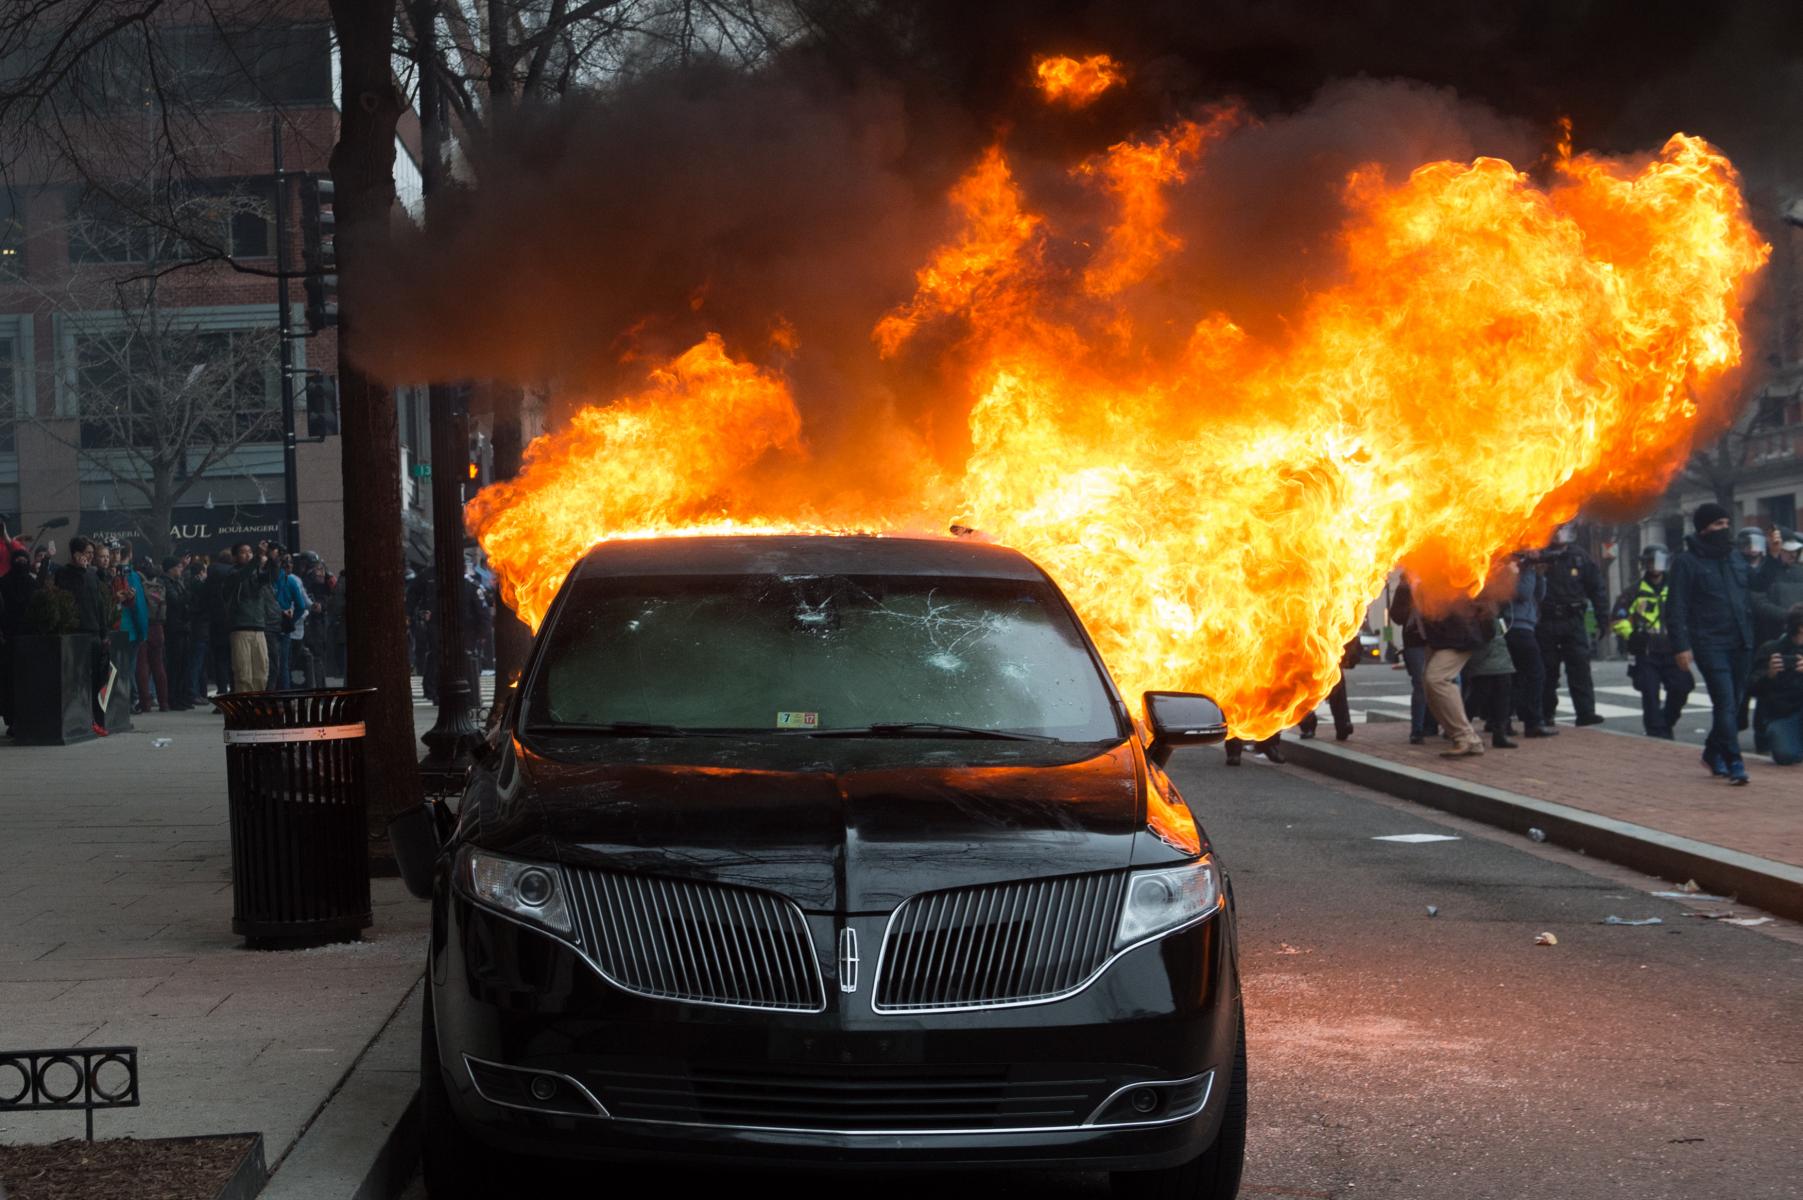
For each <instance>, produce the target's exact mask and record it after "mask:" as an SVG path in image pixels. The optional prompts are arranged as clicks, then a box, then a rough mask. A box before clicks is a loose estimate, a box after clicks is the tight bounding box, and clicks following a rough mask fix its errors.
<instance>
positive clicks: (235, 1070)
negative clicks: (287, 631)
mask: <svg viewBox="0 0 1803 1200" xmlns="http://www.w3.org/2000/svg"><path fill="white" fill-rule="evenodd" d="M421 714H422V716H424V717H427V718H429V717H430V713H429V712H428V711H425V710H421ZM134 722H135V729H134V730H133V731H132V732H130V733H125V734H120V735H116V736H114V737H110V738H106V739H104V740H100V741H94V742H86V743H82V744H80V745H75V746H44V747H37V746H15V745H13V744H12V743H10V742H7V741H5V740H4V739H0V846H4V847H6V850H7V862H6V867H5V870H4V871H0V912H4V914H5V920H4V922H3V923H0V1050H14V1049H16V1050H34V1049H45V1048H51V1047H62V1046H76V1045H84V1044H85V1045H102V1044H123V1045H135V1046H137V1047H138V1050H139V1073H140V1081H141V1082H140V1094H141V1097H142V1106H141V1107H139V1108H130V1109H118V1110H113V1111H102V1112H99V1113H97V1114H96V1115H95V1119H94V1131H95V1136H96V1137H115V1136H119V1135H124V1134H132V1135H136V1136H140V1137H164V1136H174V1135H182V1134H208V1133H227V1132H261V1133H262V1134H263V1137H264V1153H265V1155H266V1157H267V1160H268V1162H269V1163H270V1165H271V1166H272V1167H275V1166H276V1165H277V1164H279V1163H280V1161H281V1159H282V1158H283V1157H284V1156H285V1155H286V1154H287V1153H288V1151H289V1150H290V1148H291V1147H292V1146H293V1145H294V1143H295V1140H296V1139H297V1137H299V1135H300V1134H301V1132H302V1131H303V1130H304V1129H305V1128H306V1127H307V1125H308V1124H309V1122H311V1121H312V1120H313V1119H314V1117H315V1115H316V1114H317V1113H319V1111H320V1110H321V1109H322V1107H323V1106H324V1105H325V1103H326V1101H327V1100H328V1099H329V1098H330V1097H332V1095H333V1093H334V1092H335V1091H336V1090H337V1089H338V1088H339V1087H340V1085H341V1083H342V1082H343V1081H344V1080H345V1079H346V1077H347V1075H348V1074H349V1073H350V1071H351V1068H352V1066H353V1065H354V1064H355V1063H356V1062H357V1060H358V1058H359V1056H361V1055H362V1054H363V1052H364V1051H365V1049H366V1048H367V1047H369V1045H370V1043H371V1042H372V1041H373V1040H374V1039H375V1037H376V1035H377V1033H378V1032H379V1031H380V1030H381V1029H382V1028H383V1026H384V1025H385V1024H386V1023H387V1022H388V1021H389V1019H390V1017H391V1016H392V1015H394V1013H395V1011H396V1009H397V1007H398V1006H399V1005H400V1004H401V1003H402V1001H403V1000H404V999H405V998H406V997H407V995H408V993H409V992H410V990H411V989H412V988H413V986H414V984H415V983H416V982H417V981H418V979H419V978H420V974H421V971H422V968H423V965H424V959H425V955H424V951H425V939H426V928H427V925H428V923H429V914H428V910H427V906H426V905H425V904H423V903H421V902H419V901H417V900H414V899H413V898H412V897H410V896H408V895H407V894H406V892H405V890H404V889H403V888H402V886H401V883H400V881H399V880H395V879H377V880H374V881H373V883H372V898H373V901H374V906H375V925H374V927H373V928H372V929H370V930H367V931H366V932H365V935H364V937H365V940H364V941H363V942H360V943H350V944H346V945H338V946H327V947H322V948H319V949H313V950H300V951H278V952H267V951H264V952H259V951H251V950H246V949H243V948H242V941H241V939H239V938H238V937H237V936H235V935H234V934H233V933H232V931H231V918H232V891H231V851H230V841H229V836H230V835H229V831H228V829H229V827H228V824H227V818H226V800H225V754H224V747H223V745H222V742H221V729H222V725H223V722H222V719H221V718H220V717H219V716H217V715H215V714H214V713H212V712H211V710H210V709H209V710H196V711H193V712H186V713H164V714H151V715H148V716H141V717H137V718H135V719H134ZM163 737H167V738H169V739H171V743H170V744H169V745H168V746H167V747H165V748H161V749H158V748H154V747H153V746H152V740H153V739H155V738H163ZM81 1134H82V1118H81V1114H80V1113H79V1112H75V1113H13V1114H5V1115H0V1141H6V1142H27V1141H49V1140H53V1139H57V1138H65V1137H80V1136H81ZM278 1178H279V1175H278Z"/></svg>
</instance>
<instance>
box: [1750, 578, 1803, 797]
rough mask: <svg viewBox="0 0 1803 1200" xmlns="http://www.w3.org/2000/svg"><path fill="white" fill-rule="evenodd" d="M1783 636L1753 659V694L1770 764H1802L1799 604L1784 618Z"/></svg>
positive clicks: (1802, 612) (1802, 615) (1802, 614)
mask: <svg viewBox="0 0 1803 1200" xmlns="http://www.w3.org/2000/svg"><path fill="white" fill-rule="evenodd" d="M1784 623H1785V633H1784V636H1783V637H1780V638H1774V639H1773V640H1772V641H1769V642H1767V643H1766V644H1765V645H1763V646H1761V647H1760V648H1759V649H1758V650H1757V651H1755V652H1754V655H1753V694H1754V695H1755V696H1757V697H1758V698H1759V712H1760V716H1761V719H1763V720H1764V721H1765V728H1766V736H1767V737H1768V738H1770V739H1771V746H1772V761H1773V762H1774V763H1776V764H1777V765H1778V766H1781V767H1789V766H1794V765H1796V764H1797V763H1799V762H1803V604H1793V605H1792V606H1791V609H1790V611H1789V612H1788V613H1786V614H1785V618H1784Z"/></svg>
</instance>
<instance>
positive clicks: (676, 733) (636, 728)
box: [526, 721, 708, 737]
mask: <svg viewBox="0 0 1803 1200" xmlns="http://www.w3.org/2000/svg"><path fill="white" fill-rule="evenodd" d="M526 732H527V733H548V734H553V735H567V736H570V737H704V736H706V734H707V732H708V731H706V730H699V729H684V728H683V727H682V726H680V725H659V724H657V723H656V722H653V721H607V722H605V723H602V724H598V725H567V724H563V723H561V722H547V723H544V724H539V725H528V726H526Z"/></svg>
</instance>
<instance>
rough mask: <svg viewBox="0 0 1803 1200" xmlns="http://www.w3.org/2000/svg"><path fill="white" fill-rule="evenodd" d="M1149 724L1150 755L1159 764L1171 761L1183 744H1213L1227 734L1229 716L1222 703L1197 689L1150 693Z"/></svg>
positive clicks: (1147, 715)
mask: <svg viewBox="0 0 1803 1200" xmlns="http://www.w3.org/2000/svg"><path fill="white" fill-rule="evenodd" d="M1145 699H1146V724H1147V725H1148V726H1149V727H1150V728H1151V730H1152V744H1151V745H1150V746H1149V747H1147V749H1146V757H1147V758H1150V759H1151V760H1152V761H1153V762H1154V763H1156V764H1158V765H1159V766H1161V767H1162V766H1164V765H1165V763H1167V762H1169V761H1170V760H1171V751H1173V750H1175V749H1176V748H1177V747H1179V746H1209V745H1213V744H1214V743H1215V742H1219V741H1221V740H1223V739H1225V738H1226V736H1227V718H1226V716H1225V715H1224V714H1223V713H1222V712H1221V706H1220V705H1219V704H1216V703H1215V702H1214V701H1213V700H1210V699H1209V698H1208V697H1207V696H1199V695H1197V694H1196V693H1194V692H1147V693H1146V697H1145Z"/></svg>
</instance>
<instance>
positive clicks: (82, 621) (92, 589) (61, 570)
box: [56, 563, 107, 635]
mask: <svg viewBox="0 0 1803 1200" xmlns="http://www.w3.org/2000/svg"><path fill="white" fill-rule="evenodd" d="M56 586H57V587H59V588H62V589H63V590H64V591H65V592H68V593H69V594H70V595H72V596H74V597H75V628H76V629H77V630H78V631H79V632H81V633H93V634H100V635H104V634H105V633H106V631H107V629H106V617H105V615H104V610H103V609H102V607H101V603H100V576H98V575H96V574H95V573H94V569H93V568H92V567H79V566H76V565H75V564H74V563H64V564H63V565H62V566H60V567H58V568H57V569H56Z"/></svg>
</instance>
